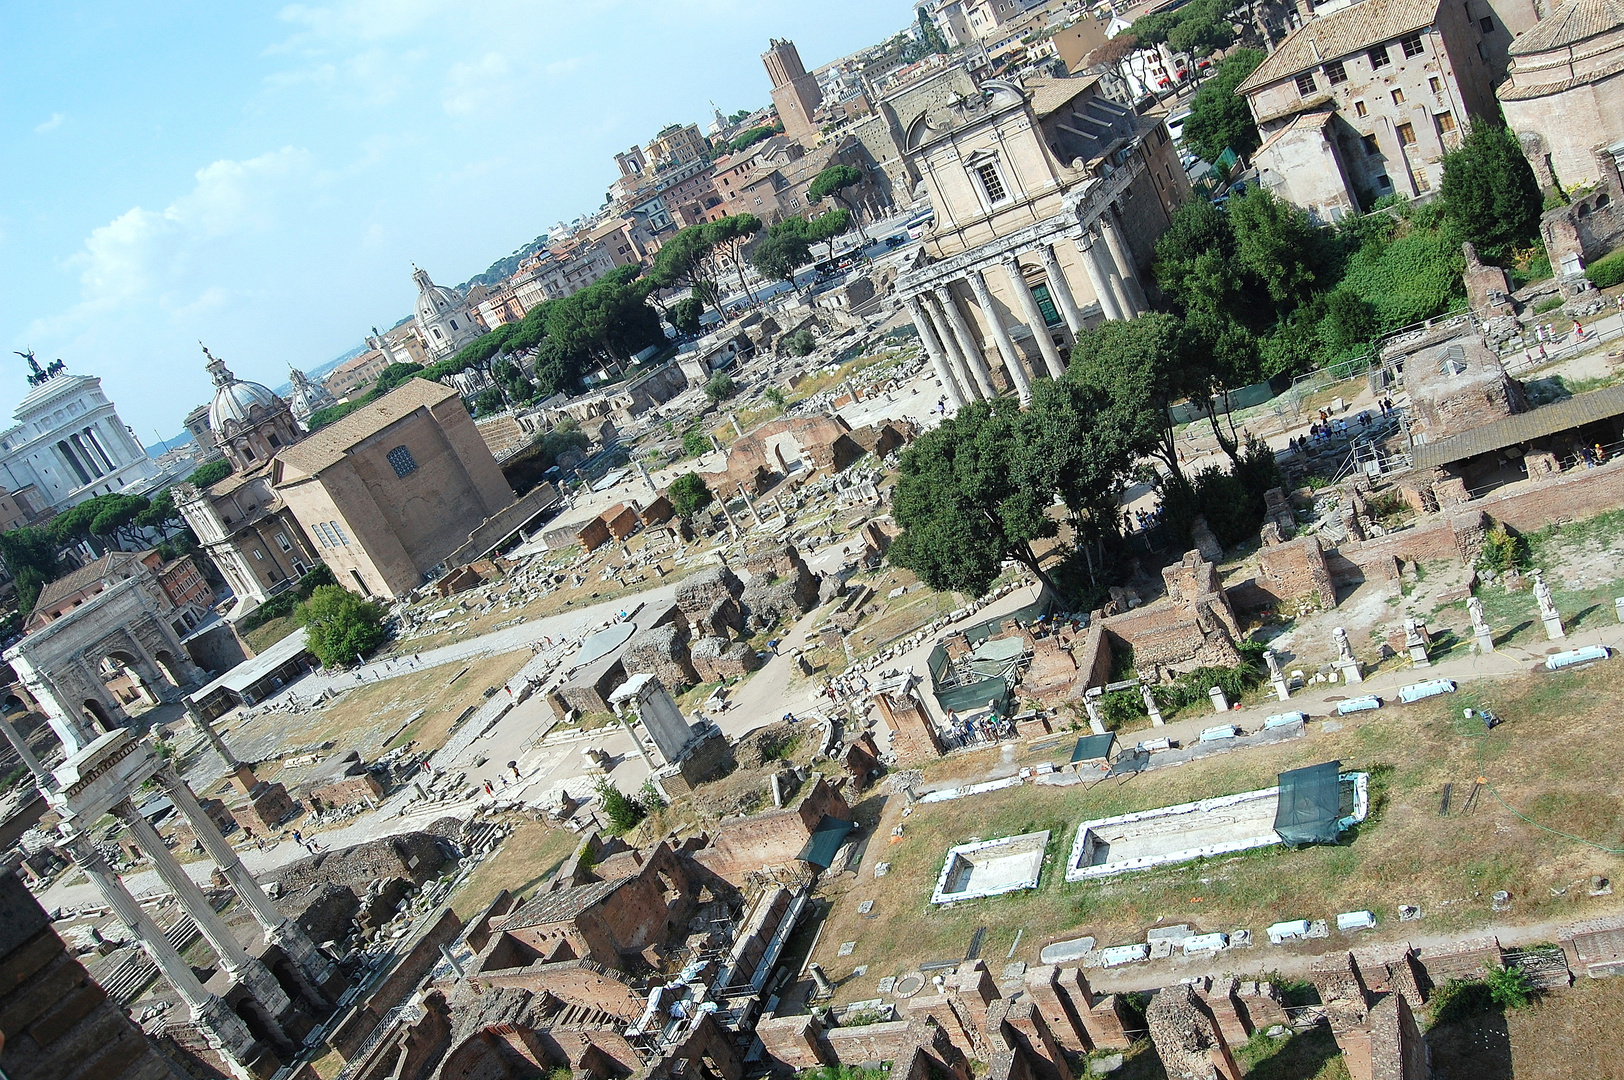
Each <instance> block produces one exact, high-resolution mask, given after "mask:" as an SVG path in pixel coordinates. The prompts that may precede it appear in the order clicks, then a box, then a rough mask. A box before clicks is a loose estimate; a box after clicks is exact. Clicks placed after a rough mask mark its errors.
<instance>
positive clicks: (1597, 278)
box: [1585, 250, 1624, 289]
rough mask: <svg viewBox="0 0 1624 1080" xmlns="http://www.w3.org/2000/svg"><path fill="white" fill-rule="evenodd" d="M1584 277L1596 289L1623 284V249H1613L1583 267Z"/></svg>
mask: <svg viewBox="0 0 1624 1080" xmlns="http://www.w3.org/2000/svg"><path fill="white" fill-rule="evenodd" d="M1585 277H1587V278H1589V279H1590V283H1591V284H1592V285H1594V286H1596V288H1598V289H1610V288H1612V287H1613V286H1614V285H1624V250H1619V251H1615V252H1613V253H1612V254H1611V255H1609V256H1607V257H1606V258H1605V259H1597V260H1596V261H1595V262H1593V263H1591V264H1590V265H1589V266H1587V267H1585Z"/></svg>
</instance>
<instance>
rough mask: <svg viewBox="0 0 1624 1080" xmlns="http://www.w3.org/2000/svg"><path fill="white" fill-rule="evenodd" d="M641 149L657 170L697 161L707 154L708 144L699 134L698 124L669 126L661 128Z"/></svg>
mask: <svg viewBox="0 0 1624 1080" xmlns="http://www.w3.org/2000/svg"><path fill="white" fill-rule="evenodd" d="M643 149H644V153H645V155H646V157H647V159H648V161H649V162H651V163H652V164H653V165H654V167H655V168H656V169H658V168H661V167H669V166H672V165H686V164H687V163H688V162H690V161H697V160H698V159H700V158H702V157H704V156H705V154H706V153H708V152H709V150H710V143H708V142H707V141H706V140H705V136H704V135H702V134H700V131H699V125H698V124H671V125H669V126H667V127H664V128H661V129H660V131H659V133H658V134H656V135H655V136H654V138H652V139H650V140H649V142H648V145H647V146H646V147H644V148H643Z"/></svg>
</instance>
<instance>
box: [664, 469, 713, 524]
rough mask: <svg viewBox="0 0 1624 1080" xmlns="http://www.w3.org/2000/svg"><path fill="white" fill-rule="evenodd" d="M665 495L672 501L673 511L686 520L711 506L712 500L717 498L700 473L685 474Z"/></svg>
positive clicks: (673, 483)
mask: <svg viewBox="0 0 1624 1080" xmlns="http://www.w3.org/2000/svg"><path fill="white" fill-rule="evenodd" d="M665 493H666V495H667V496H668V497H669V498H670V499H671V509H673V510H675V511H676V512H677V516H678V517H681V518H683V519H684V520H687V519H688V518H691V517H693V516H694V514H695V513H696V512H697V511H700V510H703V509H704V508H705V507H707V506H709V505H710V504H711V500H712V499H714V498H715V496H713V495H712V494H711V489H710V485H709V484H707V483H705V478H704V477H702V476H700V475H699V474H698V473H684V474H683V475H682V476H679V477H677V478H676V479H675V480H673V481H672V482H671V486H670V487H669V488H667V489H666V492H665Z"/></svg>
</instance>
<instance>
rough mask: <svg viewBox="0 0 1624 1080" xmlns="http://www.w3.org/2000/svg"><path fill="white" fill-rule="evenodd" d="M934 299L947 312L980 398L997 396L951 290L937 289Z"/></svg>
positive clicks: (941, 287) (978, 347) (985, 360)
mask: <svg viewBox="0 0 1624 1080" xmlns="http://www.w3.org/2000/svg"><path fill="white" fill-rule="evenodd" d="M936 299H937V301H938V302H939V303H940V304H941V305H942V310H943V311H945V312H947V321H948V322H949V323H951V324H952V325H953V336H954V337H956V338H958V340H959V348H960V349H961V350H962V351H963V352H964V355H965V358H966V359H967V360H969V362H970V374H972V375H974V376H975V380H976V386H977V387H979V388H980V390H981V396H982V397H984V398H986V399H987V400H989V401H990V400H992V399H993V398H995V397H997V396H998V391H996V390H994V389H993V385H992V372H991V371H989V370H988V368H987V358H986V357H985V356H983V355H982V353H981V346H979V345H977V344H976V339H975V337H974V336H973V335H972V334H971V333H970V324H969V322H967V321H966V320H965V318H964V312H962V311H960V310H959V305H958V302H957V301H955V300H954V299H953V290H952V289H951V288H950V287H949V286H946V285H942V286H940V287H938V288H937V290H936Z"/></svg>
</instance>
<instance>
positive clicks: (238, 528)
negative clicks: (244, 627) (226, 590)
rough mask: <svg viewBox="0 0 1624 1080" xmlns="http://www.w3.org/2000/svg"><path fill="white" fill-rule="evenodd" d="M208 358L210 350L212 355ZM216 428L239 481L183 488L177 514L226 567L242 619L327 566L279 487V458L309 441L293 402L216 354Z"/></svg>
mask: <svg viewBox="0 0 1624 1080" xmlns="http://www.w3.org/2000/svg"><path fill="white" fill-rule="evenodd" d="M204 354H205V355H208V351H207V350H204ZM207 370H208V372H209V377H210V378H211V379H212V380H213V382H214V387H215V390H214V400H213V401H212V402H210V404H209V429H210V431H211V432H212V433H213V435H214V438H215V440H216V442H217V443H218V444H219V446H220V449H221V450H222V451H223V452H224V453H225V455H226V459H227V460H228V461H229V462H230V463H231V470H232V472H231V475H230V476H228V477H226V478H225V479H223V480H220V481H219V482H217V483H215V484H213V485H212V486H210V487H208V488H206V489H199V488H197V487H196V486H195V485H193V484H190V483H184V482H183V483H180V484H176V485H175V487H174V489H173V490H174V493H175V496H174V497H175V509H176V510H178V511H179V512H180V515H181V517H183V518H185V520H186V524H188V525H190V526H191V527H192V532H193V533H195V534H196V535H197V539H198V543H199V544H200V545H201V546H202V548H203V550H204V551H205V552H206V553H207V554H208V556H209V558H210V559H211V560H212V561H213V562H214V565H215V566H217V567H219V569H220V573H221V574H222V575H224V577H225V579H226V582H227V584H229V585H230V586H231V591H232V592H233V593H235V594H236V596H237V604H236V606H235V608H234V609H233V611H232V612H231V617H233V618H238V617H241V616H242V615H245V614H247V613H248V612H249V611H251V610H253V609H254V608H256V607H258V606H259V605H260V604H262V603H264V602H265V601H266V600H268V599H270V598H271V597H272V596H273V595H275V594H276V593H278V592H281V591H282V590H283V589H286V588H287V587H289V586H290V585H292V584H294V583H295V582H297V581H298V580H299V579H300V578H301V577H303V576H304V575H305V574H307V573H309V572H310V571H311V570H312V569H314V568H315V566H316V563H317V562H318V561H319V560H318V559H317V557H316V555H315V553H314V550H313V547H312V545H311V543H310V541H309V539H308V538H307V537H306V536H305V533H304V531H303V529H301V528H300V526H299V522H298V521H297V519H295V518H294V516H293V514H292V513H291V512H290V511H289V510H288V508H287V506H286V504H285V503H284V502H283V501H282V498H281V496H280V495H279V494H278V493H277V491H276V487H275V482H274V481H275V471H276V470H275V464H276V463H275V455H276V454H277V453H279V452H280V451H282V450H284V449H286V448H287V447H289V446H291V445H293V444H294V443H296V442H298V441H299V440H300V439H301V438H303V437H304V432H303V430H301V429H300V427H299V425H298V423H297V422H296V421H295V420H294V418H293V412H292V410H291V409H290V408H289V407H288V403H287V402H285V401H283V400H282V399H281V398H280V397H277V396H276V394H274V393H272V392H271V390H270V389H269V388H268V387H265V386H262V385H260V384H259V383H250V382H244V381H242V380H241V379H238V378H237V377H236V376H235V375H233V374H232V373H231V371H230V369H229V368H227V367H226V365H225V363H224V361H221V360H219V359H217V358H215V357H213V356H209V362H208V365H207Z"/></svg>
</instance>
